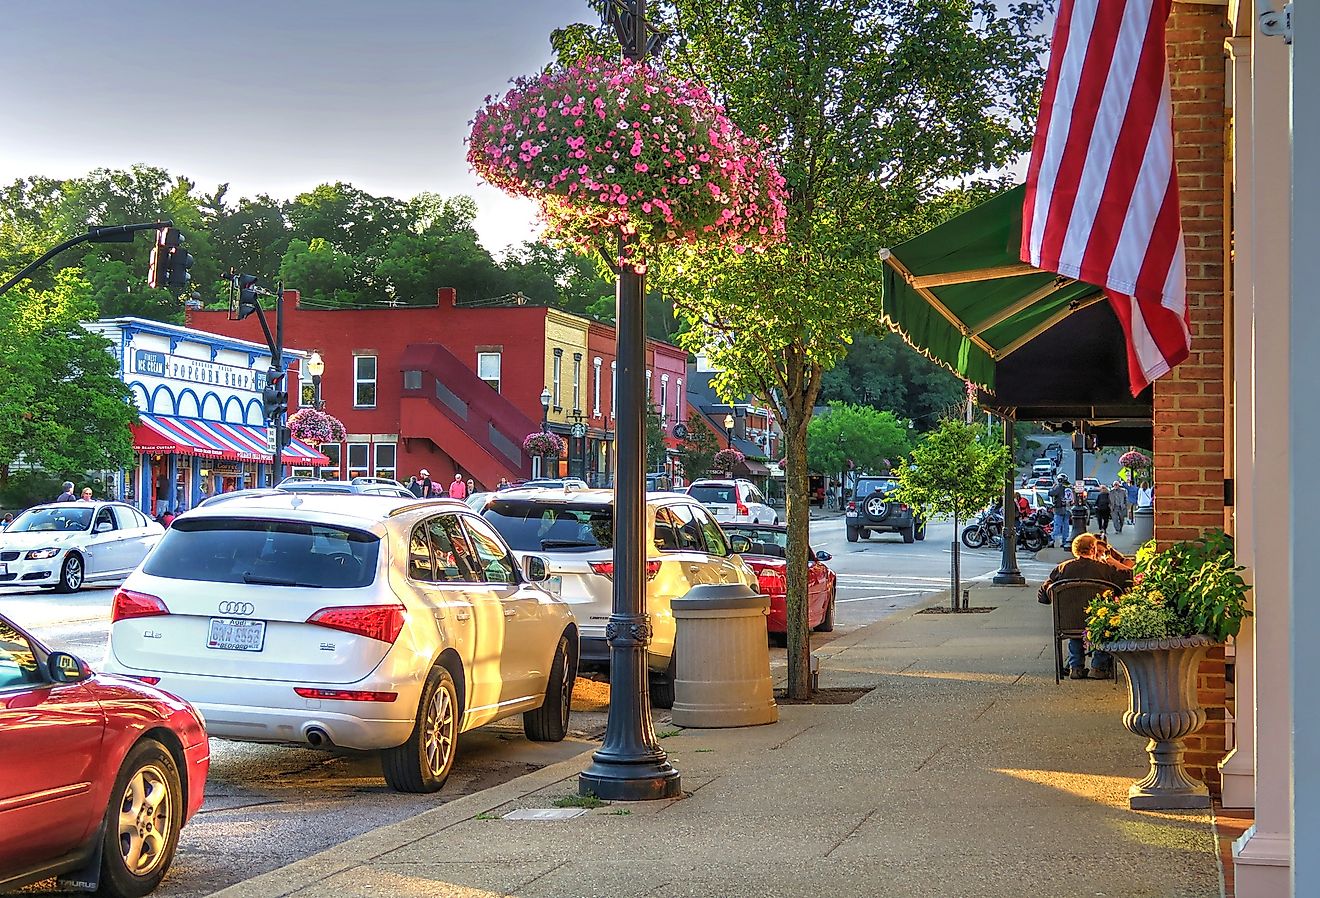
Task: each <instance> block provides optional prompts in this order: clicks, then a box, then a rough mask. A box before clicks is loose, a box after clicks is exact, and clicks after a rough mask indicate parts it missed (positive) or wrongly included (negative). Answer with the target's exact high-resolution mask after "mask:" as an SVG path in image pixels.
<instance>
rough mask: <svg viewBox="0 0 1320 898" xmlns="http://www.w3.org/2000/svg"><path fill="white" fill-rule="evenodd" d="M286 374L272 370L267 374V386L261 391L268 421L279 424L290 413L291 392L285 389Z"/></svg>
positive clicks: (263, 408) (263, 407)
mask: <svg viewBox="0 0 1320 898" xmlns="http://www.w3.org/2000/svg"><path fill="white" fill-rule="evenodd" d="M285 387H286V384H285V381H284V372H282V371H278V370H276V369H275V368H271V369H269V370H268V371H267V372H266V386H265V387H263V388H262V390H261V406H262V410H263V411H264V412H265V414H266V421H267V422H269V423H271V424H277V423H279V422H280V421H282V420H284V416H285V415H286V414H288V411H289V392H288V390H287V389H285Z"/></svg>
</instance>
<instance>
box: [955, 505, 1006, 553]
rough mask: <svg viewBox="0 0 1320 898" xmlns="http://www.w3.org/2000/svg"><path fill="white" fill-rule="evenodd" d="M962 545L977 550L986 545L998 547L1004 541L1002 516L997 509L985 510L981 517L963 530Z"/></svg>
mask: <svg viewBox="0 0 1320 898" xmlns="http://www.w3.org/2000/svg"><path fill="white" fill-rule="evenodd" d="M961 538H962V543H963V545H964V546H966V547H967V548H969V549H979V548H981V547H982V546H985V545H986V544H987V543H988V544H990V545H991V546H994V547H998V546H1000V545H1002V544H1003V540H1004V516H1003V515H1002V514H1001V513H1000V512H999V510H998V509H987V510H986V511H984V512H982V514H981V516H980V517H979V518H977V519H976V520H975V521H972V523H970V524H968V525H967V526H966V527H964V528H963V531H962V537H961Z"/></svg>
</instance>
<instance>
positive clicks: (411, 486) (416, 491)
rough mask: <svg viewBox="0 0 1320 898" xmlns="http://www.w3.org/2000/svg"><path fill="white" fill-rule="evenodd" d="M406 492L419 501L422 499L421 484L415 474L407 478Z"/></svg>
mask: <svg viewBox="0 0 1320 898" xmlns="http://www.w3.org/2000/svg"><path fill="white" fill-rule="evenodd" d="M407 490H408V492H410V493H412V494H413V495H414V496H416V497H417V498H419V499H420V498H421V497H422V484H421V481H419V480H418V479H417V475H416V474H414V475H412V476H411V477H409V478H408V485H407Z"/></svg>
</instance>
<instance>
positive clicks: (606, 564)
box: [591, 561, 660, 580]
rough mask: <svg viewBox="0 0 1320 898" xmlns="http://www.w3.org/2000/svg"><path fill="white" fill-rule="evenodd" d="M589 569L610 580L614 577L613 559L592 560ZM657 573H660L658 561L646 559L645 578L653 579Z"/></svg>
mask: <svg viewBox="0 0 1320 898" xmlns="http://www.w3.org/2000/svg"><path fill="white" fill-rule="evenodd" d="M591 571H592V573H595V574H600V575H601V576H602V577H609V578H610V579H611V580H613V579H614V562H613V561H593V562H591ZM658 573H660V562H658V561H648V562H647V563H646V579H647V580H654V579H655V575H656V574H658Z"/></svg>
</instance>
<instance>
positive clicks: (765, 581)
mask: <svg viewBox="0 0 1320 898" xmlns="http://www.w3.org/2000/svg"><path fill="white" fill-rule="evenodd" d="M756 585H757V586H758V587H759V588H760V590H761V592H763V593H765V594H766V595H768V596H782V595H786V594H787V593H788V581H787V580H785V579H784V572H783V571H781V570H780V569H779V568H777V567H764V568H761V569H759V570H758V571H757V572H756Z"/></svg>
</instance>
